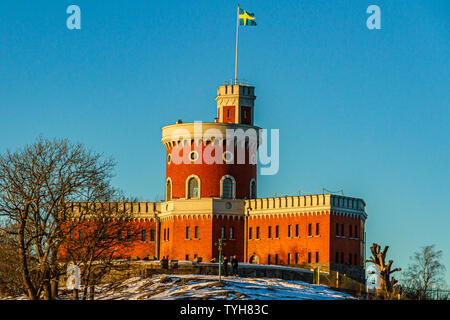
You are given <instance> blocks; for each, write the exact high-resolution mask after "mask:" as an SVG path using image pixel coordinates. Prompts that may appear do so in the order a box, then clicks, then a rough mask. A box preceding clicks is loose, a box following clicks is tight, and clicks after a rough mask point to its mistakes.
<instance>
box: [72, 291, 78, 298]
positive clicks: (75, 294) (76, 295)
mask: <svg viewBox="0 0 450 320" xmlns="http://www.w3.org/2000/svg"><path fill="white" fill-rule="evenodd" d="M73 300H78V289H73Z"/></svg>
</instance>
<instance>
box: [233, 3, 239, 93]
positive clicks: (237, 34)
mask: <svg viewBox="0 0 450 320" xmlns="http://www.w3.org/2000/svg"><path fill="white" fill-rule="evenodd" d="M238 44H239V4H238V6H237V22H236V60H235V63H234V84H237V68H238Z"/></svg>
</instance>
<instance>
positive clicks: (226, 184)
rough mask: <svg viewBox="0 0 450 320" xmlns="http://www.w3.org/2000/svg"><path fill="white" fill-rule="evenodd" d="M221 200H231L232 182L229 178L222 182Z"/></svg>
mask: <svg viewBox="0 0 450 320" xmlns="http://www.w3.org/2000/svg"><path fill="white" fill-rule="evenodd" d="M222 198H224V199H231V198H233V180H231V179H230V178H225V179H224V180H223V182H222Z"/></svg>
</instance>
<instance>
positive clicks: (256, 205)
mask: <svg viewBox="0 0 450 320" xmlns="http://www.w3.org/2000/svg"><path fill="white" fill-rule="evenodd" d="M245 209H246V212H247V214H248V216H249V217H255V216H265V215H275V216H286V215H294V216H296V215H301V216H305V215H306V216H309V215H327V214H328V215H343V216H348V217H352V218H356V217H360V218H362V219H364V220H365V219H366V218H367V214H366V213H365V202H364V201H363V200H362V199H357V198H351V197H345V196H336V195H332V194H314V195H304V196H286V197H273V198H258V199H250V200H245Z"/></svg>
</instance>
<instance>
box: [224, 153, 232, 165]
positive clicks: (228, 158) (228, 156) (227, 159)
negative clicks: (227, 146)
mask: <svg viewBox="0 0 450 320" xmlns="http://www.w3.org/2000/svg"><path fill="white" fill-rule="evenodd" d="M233 157H234V156H233V153H232V152H230V151H225V152H224V153H223V155H222V158H223V160H224V161H225V162H226V163H229V162H232V161H233Z"/></svg>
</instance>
